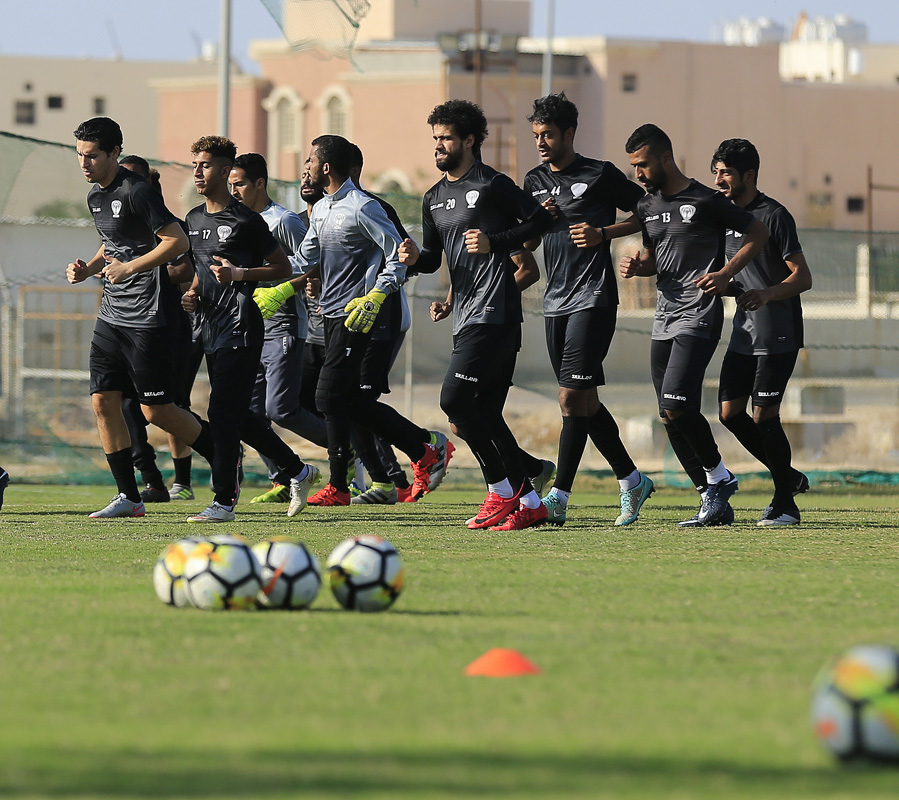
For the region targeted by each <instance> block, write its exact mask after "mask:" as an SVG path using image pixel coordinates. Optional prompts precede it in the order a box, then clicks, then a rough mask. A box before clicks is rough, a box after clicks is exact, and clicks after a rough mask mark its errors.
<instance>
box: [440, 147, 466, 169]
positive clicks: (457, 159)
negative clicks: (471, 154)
mask: <svg viewBox="0 0 899 800" xmlns="http://www.w3.org/2000/svg"><path fill="white" fill-rule="evenodd" d="M463 154H464V151H462V150H454V151H453V152H451V153H446V154H445V155H444V157H443V160H442V161H439V160H438V161H436V164H437V169H439V170H440V171H441V172H451V171H452V170H454V169H456V167H458V166H459V165H460V164H461V163H462V156H463Z"/></svg>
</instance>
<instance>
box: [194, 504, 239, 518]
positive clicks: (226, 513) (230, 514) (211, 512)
mask: <svg viewBox="0 0 899 800" xmlns="http://www.w3.org/2000/svg"><path fill="white" fill-rule="evenodd" d="M187 521H188V522H233V521H234V510H233V509H230V508H225V506H222V505H219V504H218V503H217V502H216V501H215V500H213V501H212V505H211V506H209V507H208V508H206V509H204V510H203V511H201V512H200V513H199V514H194V515H193V516H192V517H188V518H187Z"/></svg>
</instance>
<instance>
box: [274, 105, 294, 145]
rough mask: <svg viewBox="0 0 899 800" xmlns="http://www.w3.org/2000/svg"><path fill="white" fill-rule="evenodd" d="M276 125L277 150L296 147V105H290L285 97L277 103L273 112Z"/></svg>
mask: <svg viewBox="0 0 899 800" xmlns="http://www.w3.org/2000/svg"><path fill="white" fill-rule="evenodd" d="M275 117H276V120H277V125H278V145H279V149H283V148H285V147H296V144H297V112H296V104H295V103H291V102H290V100H288V99H287V98H286V97H282V98H281V99H280V100H279V101H278V105H277V106H276V110H275Z"/></svg>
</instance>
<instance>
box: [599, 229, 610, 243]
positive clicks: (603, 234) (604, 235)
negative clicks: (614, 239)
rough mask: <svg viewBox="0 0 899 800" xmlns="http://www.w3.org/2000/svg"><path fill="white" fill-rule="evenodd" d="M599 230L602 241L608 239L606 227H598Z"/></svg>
mask: <svg viewBox="0 0 899 800" xmlns="http://www.w3.org/2000/svg"><path fill="white" fill-rule="evenodd" d="M599 232H600V234H602V240H603V241H604V242H606V241H608V237H607V236H606V229H605V228H600V229H599Z"/></svg>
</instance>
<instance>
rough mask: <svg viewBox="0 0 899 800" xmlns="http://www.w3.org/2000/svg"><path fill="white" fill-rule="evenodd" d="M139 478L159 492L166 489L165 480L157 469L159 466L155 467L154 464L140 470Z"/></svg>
mask: <svg viewBox="0 0 899 800" xmlns="http://www.w3.org/2000/svg"><path fill="white" fill-rule="evenodd" d="M140 478H141V480H142V481H143V482H144V483H145V484H146V485H147V486H149V487H150V488H151V489H157V490H159V491H160V492H164V491H166V488H165V481H164V480H163V479H162V473H161V472H160V471H159V467H157V466H156V465H155V464H154V465H153V466H152V467H150V468H149V469H142V470H141V471H140Z"/></svg>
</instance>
